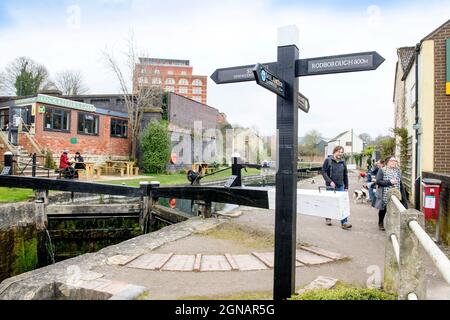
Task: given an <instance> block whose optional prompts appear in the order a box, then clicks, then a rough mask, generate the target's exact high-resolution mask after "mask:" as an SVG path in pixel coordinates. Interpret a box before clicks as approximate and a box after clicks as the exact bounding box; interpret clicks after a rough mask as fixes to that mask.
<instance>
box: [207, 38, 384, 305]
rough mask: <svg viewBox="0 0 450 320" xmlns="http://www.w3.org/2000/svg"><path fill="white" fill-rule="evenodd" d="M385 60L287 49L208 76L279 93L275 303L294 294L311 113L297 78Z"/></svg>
mask: <svg viewBox="0 0 450 320" xmlns="http://www.w3.org/2000/svg"><path fill="white" fill-rule="evenodd" d="M383 61H384V59H383V58H382V57H381V56H380V55H379V54H378V53H376V52H365V53H355V54H346V55H340V56H329V57H319V58H310V59H299V50H298V48H297V46H296V45H286V46H279V47H278V61H277V62H271V63H265V64H259V63H257V64H255V65H246V66H240V67H232V68H223V69H217V70H216V71H215V72H214V73H213V74H212V75H211V79H212V80H213V81H214V82H215V83H217V84H223V83H234V82H243V81H253V80H256V82H257V83H258V84H259V85H260V86H262V87H264V88H266V89H268V90H270V91H272V92H274V93H276V94H277V131H278V159H277V167H278V171H277V173H276V199H275V201H276V202H275V261H274V287H273V298H274V300H284V299H287V298H290V297H291V296H292V294H293V293H294V292H295V268H296V245H297V241H296V234H297V232H296V231H297V230H296V227H297V157H298V156H297V155H298V152H297V148H298V147H297V145H298V143H297V142H298V109H301V110H302V111H304V112H306V113H308V111H309V108H310V105H309V100H308V99H307V98H306V97H305V96H304V95H302V94H301V93H299V91H298V90H299V81H298V77H301V76H311V75H320V74H329V73H342V72H354V71H367V70H375V69H376V68H378V66H379V65H380V64H381V63H382V62H383Z"/></svg>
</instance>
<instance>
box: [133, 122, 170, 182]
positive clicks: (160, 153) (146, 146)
mask: <svg viewBox="0 0 450 320" xmlns="http://www.w3.org/2000/svg"><path fill="white" fill-rule="evenodd" d="M140 145H141V148H142V153H143V157H142V165H143V168H144V171H145V172H146V173H164V172H166V165H167V162H168V160H169V157H170V137H169V130H168V125H167V122H166V121H161V122H157V121H152V122H151V123H150V124H149V125H148V127H147V128H146V129H145V130H144V131H143V132H142V134H141V136H140Z"/></svg>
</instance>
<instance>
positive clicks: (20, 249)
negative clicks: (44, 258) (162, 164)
mask: <svg viewBox="0 0 450 320" xmlns="http://www.w3.org/2000/svg"><path fill="white" fill-rule="evenodd" d="M38 239H39V234H38V231H37V230H36V229H35V227H34V226H25V227H22V226H21V227H13V228H11V229H9V230H1V231H0V281H2V280H4V279H6V278H9V277H12V276H15V275H18V274H21V273H24V272H28V271H31V270H34V269H36V268H37V267H38V266H39V257H38V242H39V241H38Z"/></svg>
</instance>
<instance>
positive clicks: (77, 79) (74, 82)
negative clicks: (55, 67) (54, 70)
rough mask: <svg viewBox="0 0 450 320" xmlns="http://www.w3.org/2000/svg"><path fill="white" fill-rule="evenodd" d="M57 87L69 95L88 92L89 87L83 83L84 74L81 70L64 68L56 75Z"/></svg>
mask: <svg viewBox="0 0 450 320" xmlns="http://www.w3.org/2000/svg"><path fill="white" fill-rule="evenodd" d="M55 84H56V87H57V88H58V89H59V90H60V91H61V92H62V93H63V95H67V96H76V95H79V94H83V93H86V92H87V91H88V89H87V88H86V87H85V86H84V84H83V75H82V74H81V72H80V71H74V70H64V71H62V72H59V73H58V74H57V75H56V77H55Z"/></svg>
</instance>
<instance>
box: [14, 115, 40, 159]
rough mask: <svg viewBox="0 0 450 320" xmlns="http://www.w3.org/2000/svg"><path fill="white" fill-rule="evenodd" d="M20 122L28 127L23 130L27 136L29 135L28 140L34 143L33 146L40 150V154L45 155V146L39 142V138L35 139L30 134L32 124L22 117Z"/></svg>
mask: <svg viewBox="0 0 450 320" xmlns="http://www.w3.org/2000/svg"><path fill="white" fill-rule="evenodd" d="M20 122H21V123H22V125H23V126H25V128H26V129H27V131H23V130H22V132H23V133H25V136H26V137H27V139H28V141H30V143H31V144H32V145H33V147H34V148H35V149H36V151H38V153H39V154H41V155H43V153H42V152H43V150H44V148H43V147H42V146H41V145H40V144H39V142H38V141H37V140H35V139H33V138H32V137H31V135H30V129H31V127H32V126H31V125H27V124H26V123H25V121H24V120H23V119H22V118H20Z"/></svg>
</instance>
